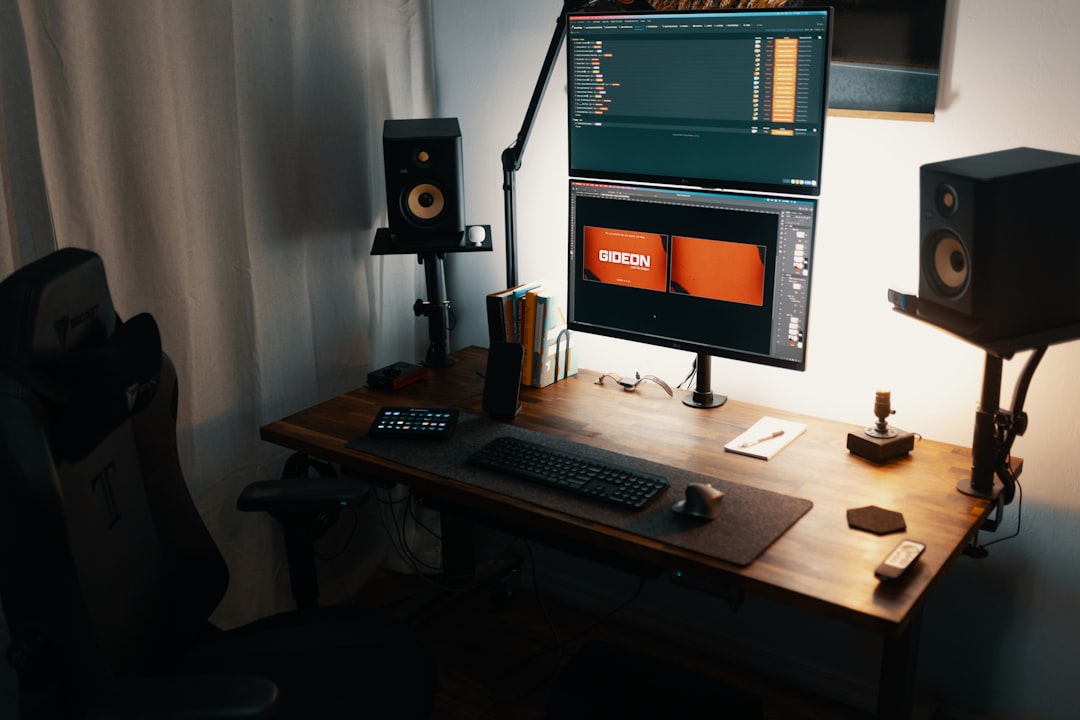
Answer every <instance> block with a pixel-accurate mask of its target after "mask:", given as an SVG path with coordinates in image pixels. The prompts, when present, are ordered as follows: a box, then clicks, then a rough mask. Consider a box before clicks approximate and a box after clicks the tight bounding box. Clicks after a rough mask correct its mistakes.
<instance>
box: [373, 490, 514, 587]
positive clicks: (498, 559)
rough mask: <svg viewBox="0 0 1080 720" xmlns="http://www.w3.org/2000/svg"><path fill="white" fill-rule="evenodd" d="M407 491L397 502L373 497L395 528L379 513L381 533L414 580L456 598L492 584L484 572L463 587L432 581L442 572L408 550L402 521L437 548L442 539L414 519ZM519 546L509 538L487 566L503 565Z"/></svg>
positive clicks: (412, 498)
mask: <svg viewBox="0 0 1080 720" xmlns="http://www.w3.org/2000/svg"><path fill="white" fill-rule="evenodd" d="M406 491H407V493H406V495H405V496H404V497H402V498H398V499H394V498H390V497H386V498H383V497H380V496H379V495H378V493H376V495H375V498H376V500H377V501H378V502H379V503H381V504H382V505H384V506H387V509H388V511H389V513H390V517H391V518H392V520H393V525H394V527H393V529H391V528H390V527H388V525H387V519H386V516H385V515H383V514H382V513H380V515H379V519H380V523H381V526H382V528H383V532H385V533H386V534H387V537H388V538H389V539H390V544H391V545H392V546H393V548H394V551H395V552H396V553H397V554H398V557H400V558H401V559H402V560H404V561H405V563H406V564H407V565H408V566H409V568H410V569H411V570H412V571H413V573H414V574H415V575H416V577H417V578H419V579H420V580H421V581H423V582H425V583H427V584H428V585H431V586H432V587H434V588H436V589H439V590H442V591H445V592H449V593H453V594H455V595H460V594H464V593H469V592H472V591H474V590H477V589H480V588H483V587H485V586H486V585H489V584H490V582H491V580H490V578H488V577H486V575H485V573H483V572H478V573H477V576H476V579H475V580H474V581H473V582H470V583H467V584H465V585H459V584H454V585H449V584H447V583H444V582H441V581H439V580H438V579H436V578H434V577H432V575H433V574H434V573H441V572H442V571H443V568H441V567H435V566H433V565H430V564H428V563H426V562H424V561H423V560H422V559H421V558H420V557H419V556H418V555H417V554H416V553H415V552H414V551H413V550H412V548H411V547H410V546H409V541H408V537H407V535H406V524H405V522H404V521H405V518H406V517H412V519H413V522H414V523H416V525H417V527H419V528H420V529H422V530H424V531H426V532H427V533H429V534H430V535H431V536H432V537H433V538H435V539H436V540H437V541H438V542H439V543H440V544H441V543H442V535H441V534H440V533H437V532H435V530H433V529H432V528H430V527H428V526H427V525H426V524H424V523H423V522H421V521H420V519H419V518H418V517H417V515H416V513H415V509H416V505H417V503H416V496H415V495H414V494H413V492H412V490H410V489H408V488H406ZM385 492H386V493H387V495H389V491H388V490H387V491H385ZM399 505H400V506H403V509H402V514H401V519H400V521H399V519H398V516H397V514H396V506H399ZM519 542H522V541H521V540H520V539H519V538H511V539H510V542H508V543H507V544H506V547H504V548H503V549H502V550H501V551H499V552H497V553H495V555H494V557H493V558H492V559H491V560H490V561H489V563H488V564H489V565H490V566H495V567H497V566H499V565H500V564H501V563H502V561H504V560H505V559H506V558H509V557H511V556H512V554H513V548H514V546H515V545H516V544H517V543H519Z"/></svg>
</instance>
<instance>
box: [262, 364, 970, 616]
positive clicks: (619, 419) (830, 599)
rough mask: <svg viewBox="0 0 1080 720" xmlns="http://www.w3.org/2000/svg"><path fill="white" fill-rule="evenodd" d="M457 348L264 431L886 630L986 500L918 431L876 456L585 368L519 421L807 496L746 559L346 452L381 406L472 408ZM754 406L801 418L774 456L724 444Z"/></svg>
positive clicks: (907, 612)
mask: <svg viewBox="0 0 1080 720" xmlns="http://www.w3.org/2000/svg"><path fill="white" fill-rule="evenodd" d="M453 358H454V359H455V361H456V362H455V364H454V365H453V366H452V367H450V368H442V369H431V370H429V372H428V377H427V378H426V379H424V380H421V381H419V382H417V383H414V384H412V385H410V386H407V387H405V388H403V389H401V390H398V391H397V392H394V393H387V392H379V391H375V390H371V389H368V388H359V389H357V390H353V391H351V392H348V393H345V394H343V395H340V396H338V397H336V398H333V399H331V400H328V401H326V402H323V403H320V404H318V405H315V406H313V407H311V408H308V409H306V410H303V411H301V412H298V413H295V414H293V415H290V416H289V417H286V418H284V419H282V420H278V421H275V422H273V423H270V424H268V425H265V426H263V427H262V429H261V437H262V439H263V440H266V441H268V442H272V443H274V444H277V445H280V446H283V447H286V448H289V449H291V450H296V451H301V452H305V453H308V454H310V455H312V456H314V457H318V458H321V459H323V460H327V461H330V462H335V463H340V464H342V465H345V466H347V467H351V468H354V469H356V470H360V471H362V472H364V473H367V474H368V475H369V476H371V477H374V478H382V479H386V480H392V481H402V482H405V483H406V484H408V485H409V486H411V487H412V488H413V489H414V490H415V491H416V492H418V493H419V494H420V496H421V497H425V498H430V499H431V500H432V501H433V503H434V504H436V505H440V504H441V505H443V506H445V507H448V508H458V509H463V510H467V511H468V512H469V513H470V514H473V515H474V516H475V517H476V518H477V519H478V520H479V521H481V522H483V521H484V520H485V519H490V520H492V521H497V522H495V523H494V524H496V525H497V526H503V527H509V528H516V529H520V531H521V533H522V534H523V535H535V536H538V537H539V538H540V539H543V538H545V537H547V538H551V537H558V538H560V539H562V540H565V541H566V542H567V543H569V544H570V545H571V546H587V547H590V548H593V549H597V550H601V551H604V552H605V553H606V554H609V555H613V556H617V557H623V558H626V559H629V560H632V561H634V562H635V563H641V564H645V565H649V566H655V567H656V568H658V569H666V570H679V571H681V572H682V573H683V576H684V577H685V578H687V579H693V580H695V581H698V582H699V583H700V584H701V585H702V586H704V587H708V586H717V587H722V588H726V589H732V588H735V589H742V590H745V591H747V592H751V593H755V594H759V595H764V596H768V597H772V598H774V599H777V600H779V601H781V602H785V603H787V604H790V605H794V606H797V607H801V608H803V609H806V610H808V611H811V612H815V613H818V614H822V615H826V616H832V617H836V618H838V619H841V620H843V621H846V622H851V623H853V624H856V625H861V626H864V627H868V628H870V629H873V630H875V631H878V632H882V633H895V632H898V631H900V630H902V629H904V628H905V627H906V625H907V623H908V622H909V620H910V619H911V617H912V614H913V612H914V611H915V610H916V609H918V608H919V607H920V606H921V604H922V603H923V602H924V600H925V598H926V596H927V594H928V591H929V590H930V589H931V588H932V587H933V586H934V585H935V584H936V583H937V582H938V581H939V580H940V578H941V577H942V575H943V574H944V571H945V570H946V569H947V568H948V567H949V566H950V565H951V563H952V562H953V561H954V560H955V559H956V558H957V556H958V555H959V554H960V553H961V551H962V550H963V548H964V546H965V545H966V543H967V542H968V540H969V539H970V538H971V536H972V534H973V533H974V532H975V530H976V529H977V528H978V526H979V525H980V524H981V522H982V521H983V520H984V519H985V517H986V515H987V514H988V513H989V511H990V503H989V502H988V501H986V500H982V499H978V498H973V497H970V496H967V495H964V494H962V493H960V492H958V491H957V490H956V485H957V482H958V481H959V480H962V479H963V478H965V477H969V476H970V451H969V450H968V449H967V448H962V447H958V446H954V445H947V444H944V443H938V442H933V441H930V440H919V441H917V442H916V444H915V449H914V450H913V451H912V453H911V454H910V455H909V456H906V457H904V458H901V459H897V460H894V461H892V462H891V463H887V464H883V465H875V464H872V463H869V462H867V461H865V460H862V459H860V458H858V457H856V456H854V455H851V454H850V453H849V452H848V451H847V446H846V442H847V434H848V433H849V432H861V431H862V429H863V428H861V427H858V426H853V425H848V424H844V423H839V422H834V421H829V420H822V419H819V418H814V417H810V416H806V415H800V414H796V413H789V412H785V411H782V410H777V409H773V408H767V407H763V406H758V405H751V404H747V403H740V402H738V401H735V400H728V402H727V403H725V404H724V405H723V406H722V407H719V408H715V409H710V410H697V409H693V408H689V407H686V406H685V405H683V403H682V402H681V401H680V393H679V392H676V396H675V398H670V397H668V396H667V394H666V393H665V392H664V391H663V390H662V389H661V388H660V387H659V386H655V385H652V384H648V383H646V384H644V385H642V386H640V387H639V388H638V389H637V390H636V391H634V392H625V391H623V390H622V389H621V388H620V387H619V386H618V385H615V384H614V383H611V382H607V383H605V384H603V385H597V384H596V380H597V378H598V377H599V375H600V374H599V373H597V372H593V371H590V370H581V371H580V372H579V373H578V375H577V376H575V377H571V378H569V379H567V380H563V381H561V382H558V383H556V384H554V385H551V386H549V387H546V388H542V389H538V388H529V387H523V388H522V389H521V403H522V406H523V409H522V411H521V413H520V414H519V415H518V416H517V417H516V418H515V419H514V420H513V424H514V425H515V426H518V427H522V428H527V429H530V430H534V431H538V432H542V433H545V434H548V435H551V436H555V437H561V438H565V439H568V440H573V441H576V442H579V443H583V444H586V445H594V446H597V447H601V448H604V449H606V450H610V451H614V452H618V453H622V454H625V455H631V456H636V457H640V458H643V459H645V460H649V461H652V462H657V463H661V464H663V465H667V466H672V467H677V468H682V469H685V470H690V471H693V472H696V473H700V474H702V475H707V476H713V477H716V478H720V479H723V480H726V481H729V482H734V483H741V484H745V485H749V486H752V487H757V488H761V489H764V490H771V491H773V492H778V493H782V494H786V495H794V496H798V497H801V498H807V499H809V500H811V501H812V502H813V507H812V508H811V509H810V511H809V512H807V513H806V514H805V515H804V516H802V518H801V519H799V520H798V522H796V523H795V525H794V526H793V527H791V528H790V529H789V530H788V531H787V532H786V533H784V534H783V535H782V536H781V537H780V538H779V539H778V540H777V541H776V542H775V543H773V544H772V545H771V546H770V547H769V548H768V549H766V550H765V552H764V553H762V555H761V556H760V557H758V558H757V559H756V560H755V561H754V562H752V563H751V564H750V565H748V566H745V567H739V566H736V565H733V564H731V563H727V562H724V561H722V560H719V559H717V558H716V557H712V556H710V555H708V554H705V553H701V552H694V551H688V550H686V549H685V548H679V547H675V546H672V545H669V544H668V543H664V542H662V541H658V540H652V539H648V538H642V537H640V536H637V535H635V534H633V533H631V532H629V531H627V530H625V529H621V528H620V527H618V526H608V525H602V524H598V523H596V522H594V521H591V520H589V519H586V518H582V517H580V516H575V515H573V514H571V513H569V512H566V511H564V510H562V509H560V508H559V507H557V506H554V505H553V506H548V507H545V506H540V505H537V504H535V503H532V502H528V501H525V500H521V499H517V498H510V497H507V496H505V495H501V494H499V493H496V492H492V491H491V490H486V489H484V488H478V487H473V486H470V485H467V484H465V483H461V482H458V481H455V480H452V479H449V478H445V477H440V476H438V475H435V474H432V473H428V472H425V471H423V470H417V469H415V468H409V467H405V466H402V465H399V464H397V463H395V462H393V461H390V460H387V459H384V458H379V457H376V456H373V455H370V454H367V453H364V452H359V451H356V450H351V449H349V448H346V447H345V443H346V442H348V441H349V440H351V439H353V438H355V437H356V436H357V435H359V434H362V433H364V432H365V431H366V429H367V427H368V425H369V424H370V423H371V420H372V418H373V417H374V416H375V413H376V412H377V411H378V409H379V408H380V407H382V406H384V405H415V406H422V405H431V406H436V405H437V406H442V407H454V408H458V409H460V410H463V411H467V412H472V413H475V414H480V413H481V408H480V404H481V399H482V392H483V378H482V374H483V372H484V367H485V362H486V351H485V350H484V349H483V348H466V349H464V350H461V351H459V352H457V353H454V355H453ZM763 415H769V416H772V417H778V418H785V419H791V420H796V421H799V422H804V423H806V424H807V426H808V427H807V431H806V433H805V434H804V435H803V436H801V437H800V438H799V439H798V440H796V441H795V442H793V443H792V444H791V445H789V446H788V447H787V448H786V449H785V450H783V451H782V452H781V453H780V454H778V455H777V456H775V457H774V458H773V459H771V460H768V461H765V460H761V459H758V458H753V457H746V456H743V455H737V454H734V453H725V452H724V448H723V446H724V444H725V443H726V442H727V441H729V440H730V439H732V438H734V437H736V436H737V435H739V434H740V433H742V432H743V431H744V430H746V429H747V428H749V427H750V426H751V425H753V424H754V423H755V422H756V421H757V420H758V419H760V418H761V417H762V416H763ZM451 442H452V441H451ZM668 500H671V501H673V500H674V499H673V498H668ZM665 502H666V501H665ZM867 505H876V506H879V507H882V508H887V509H890V510H895V511H897V512H900V513H902V514H903V516H904V520H905V523H906V525H907V529H906V531H904V532H900V533H893V534H889V535H883V536H878V535H874V534H872V533H868V532H864V531H860V530H854V529H852V528H850V527H849V526H848V523H847V511H848V510H849V509H851V508H857V507H863V506H867ZM904 538H911V539H915V540H919V541H921V542H924V543H925V544H926V551H925V552H924V553H923V555H922V558H921V559H920V561H919V562H918V564H917V565H916V566H915V567H914V568H912V570H911V571H910V573H909V576H908V577H907V578H906V580H905V581H903V582H902V583H900V584H898V585H895V586H892V585H884V584H881V583H879V582H878V580H877V579H876V578H875V577H874V568H876V567H877V565H878V564H879V563H880V562H881V561H882V560H883V559H884V558H885V556H886V555H887V554H888V553H889V551H891V550H892V549H893V548H894V547H895V546H896V545H897V544H898V543H899V542H900V541H901V540H902V539H904Z"/></svg>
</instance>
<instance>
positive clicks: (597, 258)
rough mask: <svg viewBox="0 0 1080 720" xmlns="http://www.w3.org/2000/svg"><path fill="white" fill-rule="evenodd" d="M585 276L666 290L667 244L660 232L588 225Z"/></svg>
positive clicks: (591, 278) (585, 245)
mask: <svg viewBox="0 0 1080 720" xmlns="http://www.w3.org/2000/svg"><path fill="white" fill-rule="evenodd" d="M584 235H585V238H584V240H585V243H584V248H583V250H584V254H585V263H584V265H585V277H586V278H587V279H589V280H596V281H599V282H602V283H608V284H612V285H622V286H625V287H633V288H641V289H644V290H659V291H661V292H663V291H665V290H667V256H668V253H667V245H666V243H665V242H664V236H663V235H660V234H658V233H646V232H636V231H632V230H614V229H611V228H600V227H586V228H585V233H584Z"/></svg>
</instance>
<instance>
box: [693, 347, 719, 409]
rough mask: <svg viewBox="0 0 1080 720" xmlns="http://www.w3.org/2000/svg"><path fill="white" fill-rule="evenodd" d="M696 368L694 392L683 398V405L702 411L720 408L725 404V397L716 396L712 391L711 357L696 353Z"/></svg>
mask: <svg viewBox="0 0 1080 720" xmlns="http://www.w3.org/2000/svg"><path fill="white" fill-rule="evenodd" d="M696 367H697V372H696V375H697V381H696V383H695V387H694V390H693V392H691V393H690V394H689V395H687V396H686V397H684V398H683V404H684V405H689V406H690V407H693V408H703V409H704V408H714V407H720V406H721V405H723V404H724V403H725V402H727V395H717V394H715V393H714V392H713V391H712V355H707V354H705V353H698V356H697V366H696Z"/></svg>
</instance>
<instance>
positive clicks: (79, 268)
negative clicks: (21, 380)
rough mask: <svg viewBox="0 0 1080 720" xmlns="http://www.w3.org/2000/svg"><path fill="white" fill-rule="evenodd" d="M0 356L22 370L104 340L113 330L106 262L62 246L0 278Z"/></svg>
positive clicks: (114, 318) (93, 254) (76, 249)
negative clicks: (2, 278) (75, 348)
mask: <svg viewBox="0 0 1080 720" xmlns="http://www.w3.org/2000/svg"><path fill="white" fill-rule="evenodd" d="M0 307H2V308H3V313H2V314H0V361H2V362H3V364H4V366H6V367H8V368H13V369H15V370H19V371H26V370H28V369H29V368H30V367H32V366H33V365H37V364H40V363H43V362H44V363H48V362H50V361H54V360H58V359H59V358H60V357H61V356H62V355H63V354H64V353H65V352H66V351H67V350H68V349H69V348H72V347H77V346H80V345H87V344H91V345H92V344H96V343H100V342H102V341H104V340H105V339H107V338H108V337H110V336H111V335H112V334H113V331H114V330H115V329H116V321H117V320H116V311H115V310H114V309H113V304H112V297H111V296H110V295H109V284H108V282H107V281H106V278H105V264H104V263H103V262H102V260H101V257H100V256H98V255H97V254H96V253H93V252H91V251H89V250H83V249H80V248H64V249H62V250H57V251H56V252H54V253H51V254H49V255H46V256H45V257H43V258H41V259H40V260H35V261H34V262H32V263H28V264H26V265H24V266H23V267H21V268H19V269H18V270H16V271H15V272H14V273H12V274H11V275H10V276H8V277H7V278H6V279H5V280H4V281H3V282H2V283H0Z"/></svg>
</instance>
